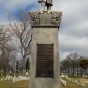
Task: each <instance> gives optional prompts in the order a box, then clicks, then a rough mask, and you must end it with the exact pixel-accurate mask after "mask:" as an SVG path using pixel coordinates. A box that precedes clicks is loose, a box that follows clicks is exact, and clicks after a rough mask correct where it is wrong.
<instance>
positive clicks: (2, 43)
mask: <svg viewBox="0 0 88 88" xmlns="http://www.w3.org/2000/svg"><path fill="white" fill-rule="evenodd" d="M11 36H12V34H11V32H10V31H9V30H8V27H6V26H5V25H0V53H1V54H0V67H1V68H3V65H4V67H5V69H6V71H7V70H8V55H7V46H9V43H8V42H9V41H10V40H11ZM8 48H10V47H8ZM8 53H9V52H8Z"/></svg>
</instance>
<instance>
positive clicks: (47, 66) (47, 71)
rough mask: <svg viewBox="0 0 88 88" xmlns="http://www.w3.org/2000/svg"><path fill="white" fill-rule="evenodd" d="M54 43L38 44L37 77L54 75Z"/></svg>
mask: <svg viewBox="0 0 88 88" xmlns="http://www.w3.org/2000/svg"><path fill="white" fill-rule="evenodd" d="M53 45H54V44H37V61H36V77H49V78H52V77H53V75H54V73H53Z"/></svg>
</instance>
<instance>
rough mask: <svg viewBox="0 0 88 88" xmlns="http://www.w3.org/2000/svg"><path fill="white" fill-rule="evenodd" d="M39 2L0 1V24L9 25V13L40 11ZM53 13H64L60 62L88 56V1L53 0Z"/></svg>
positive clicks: (60, 31)
mask: <svg viewBox="0 0 88 88" xmlns="http://www.w3.org/2000/svg"><path fill="white" fill-rule="evenodd" d="M39 9H40V4H39V3H38V0H0V24H3V23H7V16H8V14H9V13H14V15H15V16H16V15H17V14H18V13H19V11H20V10H27V11H38V10H39ZM52 11H62V13H63V16H62V21H61V26H60V29H59V32H58V34H59V36H58V37H59V51H60V60H63V59H65V56H66V55H68V54H70V53H74V52H77V53H78V54H79V55H83V56H88V0H53V7H52Z"/></svg>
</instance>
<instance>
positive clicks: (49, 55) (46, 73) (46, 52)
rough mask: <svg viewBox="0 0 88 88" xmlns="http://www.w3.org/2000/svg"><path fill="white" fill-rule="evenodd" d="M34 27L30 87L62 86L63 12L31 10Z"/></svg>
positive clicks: (56, 87) (54, 87) (58, 87)
mask: <svg viewBox="0 0 88 88" xmlns="http://www.w3.org/2000/svg"><path fill="white" fill-rule="evenodd" d="M29 17H30V21H31V26H32V28H33V35H32V47H31V64H30V84H29V86H30V87H29V88H60V63H59V44H58V43H59V42H58V30H59V26H60V22H61V17H62V13H61V12H51V13H50V14H48V13H47V12H44V13H43V14H41V13H39V12H29Z"/></svg>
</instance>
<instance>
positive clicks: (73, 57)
mask: <svg viewBox="0 0 88 88" xmlns="http://www.w3.org/2000/svg"><path fill="white" fill-rule="evenodd" d="M67 58H68V59H69V60H70V61H71V64H72V73H73V76H74V73H75V67H76V65H77V63H76V61H77V60H78V59H79V58H80V56H79V55H78V54H77V53H71V54H70V55H67Z"/></svg>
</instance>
